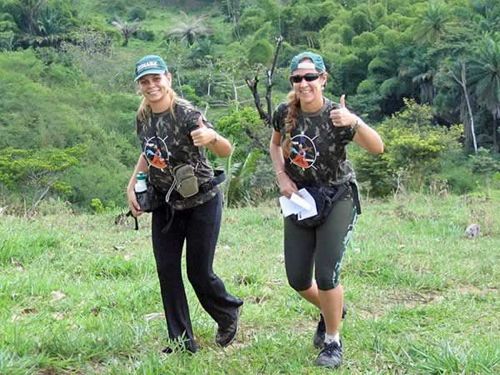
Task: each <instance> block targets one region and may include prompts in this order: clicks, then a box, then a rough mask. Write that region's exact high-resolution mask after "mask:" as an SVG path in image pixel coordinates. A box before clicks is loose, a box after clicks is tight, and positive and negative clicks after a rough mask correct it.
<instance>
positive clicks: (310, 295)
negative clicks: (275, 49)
mask: <svg viewBox="0 0 500 375" xmlns="http://www.w3.org/2000/svg"><path fill="white" fill-rule="evenodd" d="M290 71H291V75H290V83H291V85H292V91H291V92H290V93H289V95H288V102H286V103H282V104H280V105H279V106H278V107H277V109H276V111H275V113H274V114H273V128H274V130H273V133H272V137H271V142H270V154H271V159H272V162H273V167H274V170H275V173H276V178H277V180H278V184H279V187H280V192H281V194H283V195H284V196H286V197H289V198H290V197H291V196H292V194H299V195H300V193H299V189H302V188H304V189H305V190H307V192H309V193H310V194H311V195H312V196H313V198H314V200H315V202H316V205H317V209H318V214H317V215H315V216H314V217H313V218H310V219H305V220H302V219H301V218H300V216H298V215H290V216H287V217H285V219H284V248H285V268H286V274H287V278H288V282H289V284H290V286H291V287H292V288H293V289H295V290H296V291H297V292H298V293H299V294H300V295H301V296H302V297H303V298H304V299H306V300H307V301H308V302H310V303H312V304H313V305H315V306H317V307H318V309H319V310H320V320H319V323H318V326H317V328H316V332H315V334H314V338H313V344H314V346H315V347H317V348H318V349H320V352H319V355H318V357H317V358H316V364H317V365H318V366H326V367H338V366H340V364H341V362H342V341H341V340H340V331H339V330H340V323H341V319H342V312H343V299H344V292H343V288H342V285H340V282H339V274H340V266H341V261H342V257H343V255H344V251H345V249H346V246H347V243H348V242H349V238H350V235H351V232H352V230H353V228H354V224H355V222H356V217H357V215H358V214H359V213H360V212H361V211H360V205H359V198H358V193H357V185H356V181H355V174H354V171H353V169H352V167H351V165H350V163H349V161H348V160H347V154H346V146H347V144H349V143H350V142H351V141H354V142H355V143H357V144H358V145H360V146H361V147H363V148H364V149H366V150H368V151H369V152H372V153H381V152H383V148H384V146H383V143H382V140H381V138H380V136H379V135H378V134H377V132H376V131H375V130H374V129H372V128H371V127H369V126H368V125H367V124H366V123H365V122H364V121H363V120H362V119H361V118H359V117H358V116H357V115H355V114H354V113H352V112H351V111H349V110H348V109H347V108H346V106H345V96H344V95H342V96H341V98H340V103H339V104H337V103H334V102H332V101H331V100H329V99H327V98H325V97H324V96H323V90H324V88H325V85H326V82H327V77H328V74H327V72H326V68H325V64H324V61H323V58H322V57H321V56H320V55H318V54H316V53H312V52H303V53H301V54H299V55H297V56H295V57H294V58H293V59H292V61H291V64H290ZM313 272H314V279H313Z"/></svg>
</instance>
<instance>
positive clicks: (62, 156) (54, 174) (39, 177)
mask: <svg viewBox="0 0 500 375" xmlns="http://www.w3.org/2000/svg"><path fill="white" fill-rule="evenodd" d="M84 153H85V147H82V146H81V145H79V146H75V147H70V148H66V149H44V150H37V151H35V150H24V149H16V148H13V147H8V148H5V149H3V150H2V151H1V152H0V185H4V186H5V187H6V188H7V189H8V190H10V191H13V192H20V193H21V195H22V197H23V199H24V201H25V202H27V203H30V208H29V209H28V210H27V212H26V215H28V216H29V215H31V214H32V213H33V212H34V210H35V209H36V207H37V206H38V204H39V203H40V202H41V201H42V200H43V199H44V198H45V197H46V196H47V194H48V193H49V192H50V191H51V190H58V191H65V192H68V191H69V190H71V187H70V186H68V185H67V184H64V183H62V182H61V181H60V178H61V176H62V174H63V172H64V171H66V170H67V169H69V168H70V167H72V166H74V165H77V164H78V163H79V161H80V158H81V157H82V156H83V154H84Z"/></svg>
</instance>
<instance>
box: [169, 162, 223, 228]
mask: <svg viewBox="0 0 500 375" xmlns="http://www.w3.org/2000/svg"><path fill="white" fill-rule="evenodd" d="M195 178H196V176H195ZM225 179H226V174H225V173H224V171H223V170H221V169H216V170H215V171H214V177H213V178H212V179H211V180H210V181H207V182H205V183H203V184H201V185H199V186H198V185H197V193H201V194H204V193H208V192H209V191H211V190H213V188H214V187H216V186H217V185H219V184H220V183H222V182H224V180H225ZM196 180H197V181H198V179H196ZM189 183H192V181H191V182H189ZM161 198H162V199H161V201H162V205H166V207H167V209H166V210H165V211H166V215H167V223H166V225H165V227H164V228H163V229H162V230H161V231H162V233H166V232H167V231H168V229H169V228H170V225H172V222H173V220H174V215H175V209H174V208H173V207H172V205H171V204H169V202H173V201H176V200H182V199H183V198H184V197H183V196H182V195H181V193H180V192H178V191H177V189H175V191H171V194H170V195H168V193H167V196H165V194H162V195H161Z"/></svg>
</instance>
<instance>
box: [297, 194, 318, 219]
mask: <svg viewBox="0 0 500 375" xmlns="http://www.w3.org/2000/svg"><path fill="white" fill-rule="evenodd" d="M299 193H300V195H301V197H302V198H303V199H304V200H305V201H306V202H307V203H308V205H309V208H308V209H304V210H301V211H300V212H299V213H298V219H299V220H304V219H307V218H308V217H312V216H314V215H317V214H318V209H317V208H316V201H315V200H314V198H313V197H312V195H311V194H309V192H308V191H307V190H306V189H300V190H299Z"/></svg>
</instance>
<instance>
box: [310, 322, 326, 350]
mask: <svg viewBox="0 0 500 375" xmlns="http://www.w3.org/2000/svg"><path fill="white" fill-rule="evenodd" d="M325 333H326V326H325V319H324V318H323V315H322V314H319V322H318V326H317V327H316V332H314V337H313V345H314V347H315V348H316V349H321V348H322V347H323V345H324V344H325Z"/></svg>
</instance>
